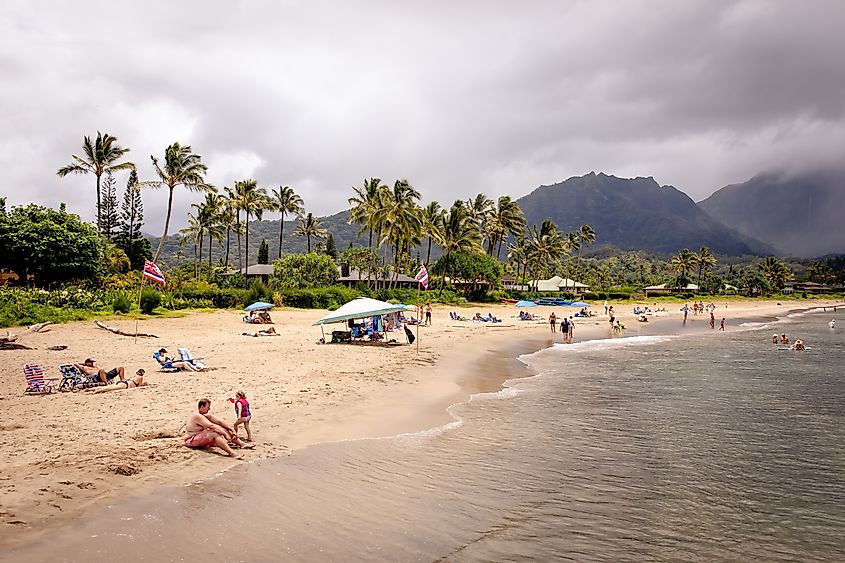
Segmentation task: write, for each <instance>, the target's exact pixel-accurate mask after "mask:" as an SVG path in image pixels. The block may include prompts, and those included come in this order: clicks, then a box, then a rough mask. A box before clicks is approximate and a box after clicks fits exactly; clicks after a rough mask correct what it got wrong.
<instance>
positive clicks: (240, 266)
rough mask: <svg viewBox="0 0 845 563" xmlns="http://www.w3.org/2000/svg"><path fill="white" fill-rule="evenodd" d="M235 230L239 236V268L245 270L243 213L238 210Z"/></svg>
mask: <svg viewBox="0 0 845 563" xmlns="http://www.w3.org/2000/svg"><path fill="white" fill-rule="evenodd" d="M235 228H236V229H237V232H236V233H235V234H236V235H237V236H238V268H240V269H241V270H243V268H244V262H243V260H242V259H243V256H244V255H243V253H242V252H241V211H240V209H239V210H238V213H237V215H235Z"/></svg>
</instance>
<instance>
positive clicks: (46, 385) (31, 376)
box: [23, 364, 59, 395]
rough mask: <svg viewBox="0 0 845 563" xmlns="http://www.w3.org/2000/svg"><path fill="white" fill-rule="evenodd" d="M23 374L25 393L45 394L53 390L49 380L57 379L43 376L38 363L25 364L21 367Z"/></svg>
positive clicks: (42, 370) (56, 378)
mask: <svg viewBox="0 0 845 563" xmlns="http://www.w3.org/2000/svg"><path fill="white" fill-rule="evenodd" d="M23 374H24V376H25V377H26V391H24V393H26V394H27V395H47V394H49V393H52V392H53V385H52V384H51V383H50V382H51V381H58V380H59V378H58V377H48V378H45V377H44V368H42V367H41V366H39V365H38V364H26V365H25V366H24V367H23Z"/></svg>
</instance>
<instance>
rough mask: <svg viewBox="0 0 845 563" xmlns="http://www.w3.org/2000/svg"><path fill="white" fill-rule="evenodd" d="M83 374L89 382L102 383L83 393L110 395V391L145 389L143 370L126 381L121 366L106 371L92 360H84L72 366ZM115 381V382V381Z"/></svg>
mask: <svg viewBox="0 0 845 563" xmlns="http://www.w3.org/2000/svg"><path fill="white" fill-rule="evenodd" d="M73 365H74V366H75V367H76V369H78V370H79V371H80V372H82V373H83V374H85V375H87V376H88V377H90V378H91V381H93V382H98V383H102V384H103V385H101V386H98V387H88V388H85V389H83V391H87V392H92V393H110V392H112V391H123V390H125V389H134V388H135V387H145V386H146V385H147V382H146V381H144V374H145V373H146V372H145V371H144V370H143V368H142V369H139V370H138V371H136V372H135V375H134V376H132V377H131V378H129V379H126V377H125V373H126V369H125V368H124V367H123V366H118V367H115V368H112V369H110V370H108V371H106V370H105V369H103V368H101V367H98V366H97V362H96V361H95V360H94V358H86V359H85V361H84V362H82V363H81V364H73ZM115 379H117V381H115Z"/></svg>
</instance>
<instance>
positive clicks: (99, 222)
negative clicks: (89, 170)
mask: <svg viewBox="0 0 845 563" xmlns="http://www.w3.org/2000/svg"><path fill="white" fill-rule="evenodd" d="M101 175H102V174H97V234H98V235H99V234H102V228H103V218H102V212H101V211H100V208H101V205H102V202H101V201H100V176H101Z"/></svg>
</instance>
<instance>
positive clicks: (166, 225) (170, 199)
mask: <svg viewBox="0 0 845 563" xmlns="http://www.w3.org/2000/svg"><path fill="white" fill-rule="evenodd" d="M97 189H98V190H99V183H98V184H97ZM168 190H169V192H168V194H167V215H165V217H164V234H162V235H161V240H160V241H158V250H156V255H155V256H154V257H153V262H157V261H158V257H159V256H161V249H162V248H164V239H166V238H167V229H169V228H170V213H171V212H172V211H173V186H168Z"/></svg>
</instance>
